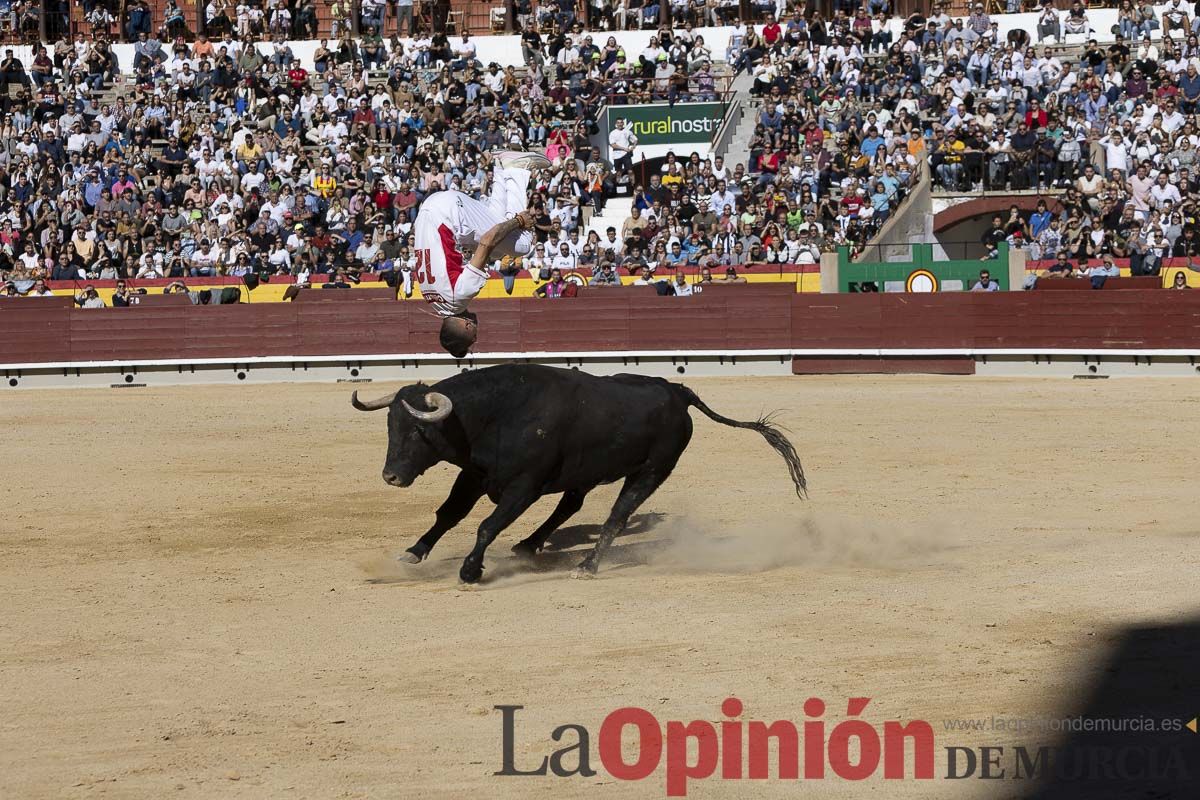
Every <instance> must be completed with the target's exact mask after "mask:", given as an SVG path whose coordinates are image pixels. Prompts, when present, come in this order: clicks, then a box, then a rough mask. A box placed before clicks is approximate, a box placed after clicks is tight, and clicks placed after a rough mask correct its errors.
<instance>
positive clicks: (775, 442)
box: [675, 384, 808, 499]
mask: <svg viewBox="0 0 1200 800" xmlns="http://www.w3.org/2000/svg"><path fill="white" fill-rule="evenodd" d="M675 385H676V387H678V388H679V389H680V390H681V391H682V392H683V396H684V397H685V398H686V399H687V404H688V405H689V406H695V407H696V408H698V409H700V411H701V412H702V413H703V414H704V416H706V417H708V418H709V419H711V420H712V421H713V422H719V423H721V424H722V425H728V426H730V427H732V428H748V429H749V430H752V431H758V432H759V433H760V434H762V437H763V438H764V439H766V440H767V444H769V445H771V447H772V448H774V450H775V452H776V453H779V455H781V456H783V460H784V461H786V462H787V466H788V472H789V473H790V474H791V476H792V483H794V484H795V485H796V496H797V497H800V498H801V499H803V498H805V497H807V496H808V482H807V481H806V480H805V478H804V467H803V466H802V465H801V464H800V456H798V455H796V448H795V447H793V446H792V443H791V442H790V441H788V438H787V437H786V436H784V435H783V431H782V430H780V428H779V426H778V425H776V424H775V423H774V422H773V421H772V419H771V417H772V415H770V414H768V415H767V416H764V417H760V418H759V419H758V420H756V421H754V422H741V421H739V420H736V419H730V418H729V417H723V416H721V415H720V414H718V413H717V412H715V411H713V410H712V409H711V408H709V407H708V406H707V405H705V404H704V401H703V400H701V399H700V398H699V397H697V396H696V393H695V392H693V391H692V390H691V389H689V388H687V387H686V386H682V385H680V384H675Z"/></svg>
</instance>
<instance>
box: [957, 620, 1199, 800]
mask: <svg viewBox="0 0 1200 800" xmlns="http://www.w3.org/2000/svg"><path fill="white" fill-rule="evenodd" d="M1089 674H1093V675H1096V676H1097V677H1096V679H1095V681H1094V682H1093V683H1092V684H1091V685H1090V686H1082V687H1080V689H1081V691H1080V693H1079V696H1078V701H1077V702H1075V703H1072V702H1071V699H1070V698H1066V702H1064V704H1063V708H1062V710H1061V711H1059V712H1057V716H1058V717H1059V718H1062V719H1066V720H1067V721H1069V722H1072V726H1073V727H1077V728H1080V729H1079V730H1069V731H1067V732H1065V733H1061V734H1049V735H1048V736H1047V737H1045V738H1049V736H1057V737H1058V739H1057V741H1050V742H1048V743H1046V742H1043V744H1045V745H1046V746H1048V748H1049V749H1048V751H1047V755H1049V756H1052V760H1051V761H1050V762H1049V763H1050V764H1051V765H1052V768H1051V769H1049V770H1043V771H1042V772H1041V773H1040V775H1039V776H1038V777H1037V779H1034V780H1027V781H1022V783H1025V784H1026V785H1025V786H1024V787H1021V786H1020V784H1019V783H1018V784H1017V786H1014V785H1013V784H1014V783H1015V781H1013V780H998V781H992V783H995V784H1008V786H1006V787H1001V786H999V785H997V786H996V787H995V789H996V791H995V793H994V794H993V795H992V796H994V797H997V798H999V797H1014V796H1016V797H1021V798H1024V800H1137V799H1139V798H1142V799H1144V800H1150V799H1151V798H1154V799H1155V800H1185V799H1186V800H1195V798H1198V797H1200V733H1195V732H1193V731H1191V730H1189V729H1188V728H1187V727H1186V726H1187V723H1188V722H1189V721H1192V720H1195V718H1196V717H1197V716H1198V715H1200V618H1192V619H1189V620H1186V621H1182V622H1178V623H1164V624H1161V625H1147V626H1141V627H1133V628H1128V629H1126V630H1124V631H1121V632H1119V633H1118V634H1117V637H1116V641H1115V644H1114V646H1113V649H1112V651H1111V653H1110V655H1109V658H1108V659H1107V661H1106V662H1105V663H1104V664H1103V665H1102V666H1101V668H1100V669H1099V670H1096V671H1092V672H1090V673H1089ZM1076 719H1078V720H1079V722H1074V720H1076ZM1105 720H1111V721H1113V722H1111V723H1102V721H1105ZM1083 721H1091V722H1090V725H1089V724H1088V723H1084V722H1083ZM1150 723H1153V726H1154V728H1155V730H1145V728H1147V727H1149V724H1150ZM1193 724H1195V723H1193ZM1089 726H1090V727H1092V728H1093V729H1092V730H1086V729H1083V728H1085V727H1089ZM1121 727H1123V728H1124V729H1119V728H1121ZM1098 728H1104V729H1103V730H1100V729H1098ZM1114 728H1118V729H1115V730H1114ZM1135 728H1138V729H1135ZM981 743H982V742H981ZM976 747H978V746H976ZM1026 747H1027V749H1028V752H1029V756H1030V757H1031V758H1032V757H1034V756H1036V755H1037V750H1038V744H1037V743H1036V742H1033V741H1031V742H1030V743H1029V744H1028V745H1027V746H1026ZM1007 749H1008V748H1006V750H1007ZM1004 762H1005V766H1008V767H1010V768H1011V766H1012V763H1013V762H1012V760H1011V759H1010V758H1009V757H1008V755H1006V756H1005V757H1004ZM1010 774H1011V769H1010ZM1026 774H1027V775H1028V773H1026ZM973 782H974V781H973Z"/></svg>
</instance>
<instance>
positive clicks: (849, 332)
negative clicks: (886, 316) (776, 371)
mask: <svg viewBox="0 0 1200 800" xmlns="http://www.w3.org/2000/svg"><path fill="white" fill-rule="evenodd" d="M880 305H881V301H880V295H878V294H826V295H803V294H797V295H796V296H795V297H793V298H792V346H793V347H812V348H818V347H878V346H879V342H880V341H881V337H882V334H881V326H882V314H881V311H880Z"/></svg>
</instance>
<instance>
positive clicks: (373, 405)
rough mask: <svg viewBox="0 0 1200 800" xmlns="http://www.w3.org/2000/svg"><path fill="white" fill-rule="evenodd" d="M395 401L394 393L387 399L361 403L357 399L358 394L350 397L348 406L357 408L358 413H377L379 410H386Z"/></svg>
mask: <svg viewBox="0 0 1200 800" xmlns="http://www.w3.org/2000/svg"><path fill="white" fill-rule="evenodd" d="M395 399H396V392H392V393H391V394H389V395H388V396H387V397H381V398H379V399H378V400H368V401H367V402H365V403H364V402H363V401H361V400H359V399H358V392H354V393H353V394H352V395H350V405H352V406H354V407H355V408H357V409H358V410H359V411H378V410H379V409H381V408H387V407H388V406H390V405H391V404H392V401H393V400H395Z"/></svg>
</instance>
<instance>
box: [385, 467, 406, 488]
mask: <svg viewBox="0 0 1200 800" xmlns="http://www.w3.org/2000/svg"><path fill="white" fill-rule="evenodd" d="M383 482H384V483H386V484H388V485H390V486H400V487H405V486H408V485H409V484H410V483H412V481H406V480H404V479H402V478H401V477H400V476H399V475H396V474H395V473H393V472H389V471H388V470H386V469H385V470H384V471H383Z"/></svg>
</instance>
